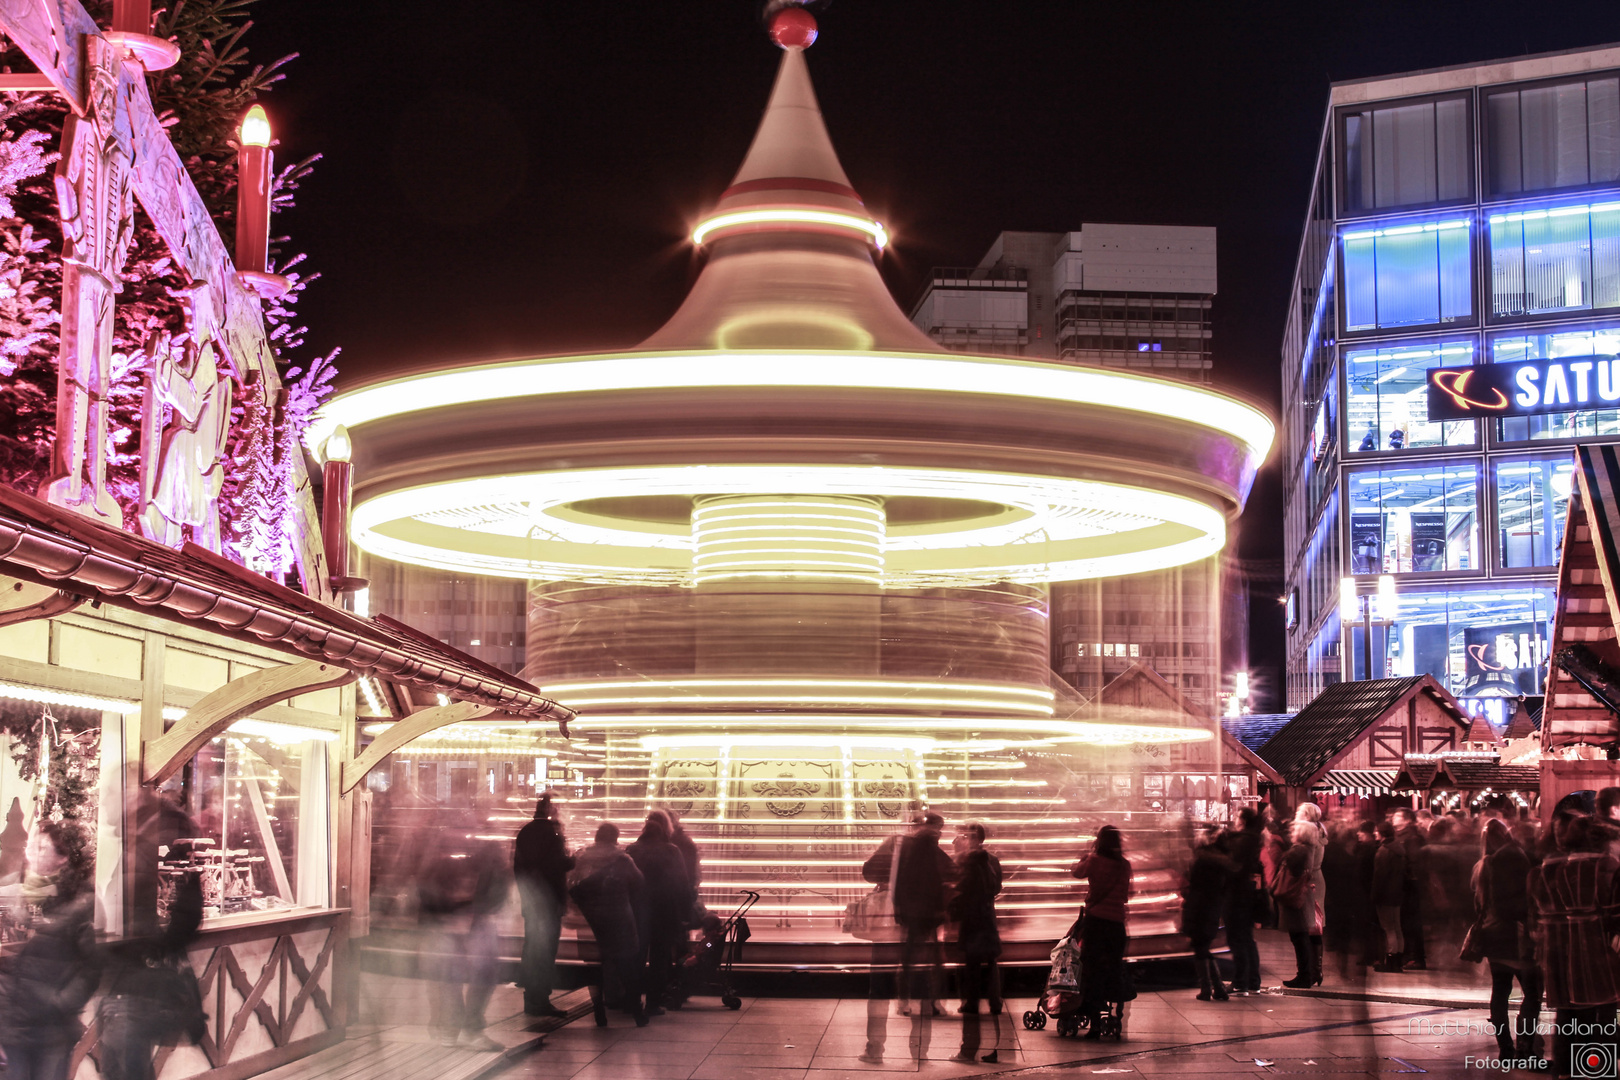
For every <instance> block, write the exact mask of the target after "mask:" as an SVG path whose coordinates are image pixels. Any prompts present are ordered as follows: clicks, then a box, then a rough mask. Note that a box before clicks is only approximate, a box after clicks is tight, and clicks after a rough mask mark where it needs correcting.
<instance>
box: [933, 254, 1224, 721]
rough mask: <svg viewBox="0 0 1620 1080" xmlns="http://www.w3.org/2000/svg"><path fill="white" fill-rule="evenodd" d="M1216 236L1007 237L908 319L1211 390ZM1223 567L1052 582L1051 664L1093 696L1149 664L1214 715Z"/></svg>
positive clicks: (975, 343)
mask: <svg viewBox="0 0 1620 1080" xmlns="http://www.w3.org/2000/svg"><path fill="white" fill-rule="evenodd" d="M1215 285H1216V275H1215V230H1214V229H1213V228H1209V227H1202V226H1179V225H1109V224H1094V223H1088V224H1084V225H1082V226H1081V227H1080V228H1079V229H1078V230H1076V231H1074V232H1004V233H1002V234H1001V235H1000V236H998V237H997V238H996V241H995V243H993V244H992V245H991V246H990V250H989V251H987V252H986V253H985V255H984V258H982V259H980V260H979V262H978V265H977V266H973V267H959V268H957V267H939V268H936V269H935V270H934V272H933V275H932V277H931V278H930V280H929V283H928V285H927V287H926V289H925V290H924V291H923V294H922V297H921V298H920V299H919V300H918V301H917V303H916V305H915V306H914V307H913V308H912V313H911V321H912V322H914V323H916V324H917V326H918V327H919V328H920V329H921V330H922V331H923V332H924V333H926V334H928V336H929V337H931V338H933V339H934V340H935V341H937V342H939V343H940V344H941V345H943V346H945V347H946V348H950V349H956V350H960V351H963V352H973V353H979V354H984V353H992V354H1007V355H1013V356H1027V357H1031V358H1041V359H1045V360H1054V359H1055V360H1058V361H1060V362H1066V363H1072V364H1079V365H1085V366H1094V367H1110V368H1125V369H1128V370H1136V371H1141V372H1143V373H1144V374H1151V375H1157V376H1161V377H1165V378H1174V379H1183V380H1186V381H1188V382H1193V383H1207V382H1209V372H1210V326H1209V316H1210V304H1211V301H1212V300H1213V298H1214V295H1215ZM1217 561H1218V560H1215V559H1209V560H1204V561H1202V562H1197V563H1193V564H1190V565H1188V566H1183V567H1178V568H1176V569H1174V570H1167V571H1163V572H1160V573H1153V574H1139V575H1135V576H1132V577H1126V578H1104V579H1096V580H1091V581H1079V582H1065V583H1062V584H1058V585H1054V586H1053V587H1052V667H1053V669H1054V670H1055V671H1057V672H1058V674H1059V675H1060V676H1061V677H1062V678H1063V679H1064V680H1065V681H1067V682H1068V683H1069V684H1070V685H1072V686H1074V687H1075V688H1076V689H1077V690H1079V691H1080V692H1081V693H1082V694H1085V695H1086V696H1088V697H1090V696H1093V695H1095V694H1096V693H1097V692H1098V691H1099V690H1100V689H1101V688H1102V687H1103V685H1105V684H1106V683H1107V682H1108V681H1109V680H1110V679H1112V678H1114V676H1116V675H1118V674H1120V673H1122V672H1123V671H1124V670H1125V669H1126V668H1127V667H1129V666H1130V665H1131V664H1132V663H1135V662H1137V661H1139V660H1140V661H1143V662H1146V663H1148V664H1149V665H1151V666H1152V667H1153V668H1154V670H1156V671H1158V673H1159V674H1161V675H1163V676H1164V677H1165V678H1166V679H1168V680H1169V681H1170V682H1171V683H1172V684H1173V685H1175V686H1176V687H1177V688H1178V689H1180V690H1181V691H1182V692H1183V693H1184V694H1185V695H1187V696H1188V697H1189V698H1191V699H1192V700H1194V701H1196V702H1198V703H1199V704H1201V705H1203V706H1204V707H1205V708H1207V709H1209V710H1211V711H1214V710H1216V709H1217V707H1218V703H1219V693H1220V690H1221V648H1220V640H1221V639H1220V626H1219V612H1220V610H1221V607H1220V604H1219V603H1218V598H1217V597H1216V596H1215V593H1214V590H1215V587H1216V584H1217V582H1218V578H1219V574H1220V570H1219V567H1218V565H1217Z"/></svg>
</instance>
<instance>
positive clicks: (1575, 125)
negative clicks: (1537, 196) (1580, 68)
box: [1519, 83, 1587, 191]
mask: <svg viewBox="0 0 1620 1080" xmlns="http://www.w3.org/2000/svg"><path fill="white" fill-rule="evenodd" d="M1519 108H1520V116H1521V129H1522V130H1521V133H1520V134H1521V144H1522V146H1523V154H1524V189H1525V190H1526V191H1538V190H1541V189H1543V188H1554V187H1563V186H1566V185H1570V184H1584V183H1586V182H1587V169H1586V84H1585V83H1574V84H1566V85H1563V86H1545V87H1541V88H1540V89H1536V90H1524V91H1521V92H1520V94H1519Z"/></svg>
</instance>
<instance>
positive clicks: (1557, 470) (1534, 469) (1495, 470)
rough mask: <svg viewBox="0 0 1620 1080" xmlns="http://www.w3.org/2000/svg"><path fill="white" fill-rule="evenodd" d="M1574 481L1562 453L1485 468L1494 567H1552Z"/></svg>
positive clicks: (1567, 458)
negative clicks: (1491, 503) (1491, 500)
mask: <svg viewBox="0 0 1620 1080" xmlns="http://www.w3.org/2000/svg"><path fill="white" fill-rule="evenodd" d="M1574 476H1575V465H1574V462H1573V461H1572V460H1571V457H1570V455H1568V454H1561V455H1558V456H1556V457H1546V456H1544V457H1533V458H1509V459H1504V460H1498V461H1496V462H1494V463H1493V464H1492V465H1491V487H1492V489H1493V491H1494V492H1495V498H1496V536H1497V560H1496V564H1497V565H1498V566H1501V567H1505V568H1508V569H1516V568H1519V567H1531V566H1557V565H1558V556H1559V553H1560V552H1561V551H1562V550H1563V546H1564V519H1565V518H1566V517H1567V516H1568V514H1569V489H1570V484H1571V482H1572V481H1573V480H1574Z"/></svg>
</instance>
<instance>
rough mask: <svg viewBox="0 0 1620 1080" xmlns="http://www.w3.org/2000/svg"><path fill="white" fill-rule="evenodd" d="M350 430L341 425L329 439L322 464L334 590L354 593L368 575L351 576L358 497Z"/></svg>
mask: <svg viewBox="0 0 1620 1080" xmlns="http://www.w3.org/2000/svg"><path fill="white" fill-rule="evenodd" d="M350 450H351V447H350V444H349V431H348V429H347V428H345V427H344V426H343V425H342V424H339V425H338V426H337V428H336V429H335V430H333V432H332V434H331V435H330V436H329V437H328V438H327V440H326V446H325V448H324V451H325V457H326V463H325V465H323V466H322V470H323V473H322V485H321V486H322V495H321V499H322V506H321V530H322V535H323V538H324V540H325V542H326V566H327V569H329V570H330V571H331V572H332V591H333V592H339V593H344V592H354V591H355V590H356V589H362V588H364V587H365V585H366V580H365V579H364V578H356V577H350V576H349V506H350V503H351V502H352V501H353V498H354V465H353V464H352V463H351V462H350V461H349V453H350Z"/></svg>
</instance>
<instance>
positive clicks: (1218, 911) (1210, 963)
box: [1181, 829, 1237, 1001]
mask: <svg viewBox="0 0 1620 1080" xmlns="http://www.w3.org/2000/svg"><path fill="white" fill-rule="evenodd" d="M1196 843H1197V846H1196V847H1195V848H1193V857H1192V863H1191V865H1189V866H1188V868H1187V883H1186V885H1185V887H1184V888H1183V889H1182V890H1181V932H1182V933H1184V934H1186V935H1187V940H1188V941H1189V942H1191V943H1192V950H1193V968H1194V969H1195V970H1196V971H1197V972H1198V1000H1199V1001H1209V1000H1211V999H1213V1000H1215V1001H1225V1000H1226V998H1227V994H1226V984H1225V983H1223V982H1222V981H1221V973H1220V970H1219V969H1218V968H1217V967H1216V966H1215V957H1214V956H1212V955H1211V954H1210V951H1209V949H1210V946H1211V945H1212V944H1214V942H1215V935H1216V934H1218V933H1220V932H1221V916H1222V915H1224V914H1225V913H1226V906H1227V897H1228V896H1229V895H1230V894H1231V892H1232V878H1233V877H1234V876H1236V874H1237V863H1235V862H1233V861H1232V860H1231V859H1230V858H1228V857H1227V855H1226V853H1225V852H1223V851H1222V850H1221V848H1220V834H1219V833H1217V832H1216V831H1214V830H1213V829H1209V830H1206V831H1205V832H1204V833H1202V834H1201V835H1200V836H1199V837H1198V839H1197V841H1196Z"/></svg>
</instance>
